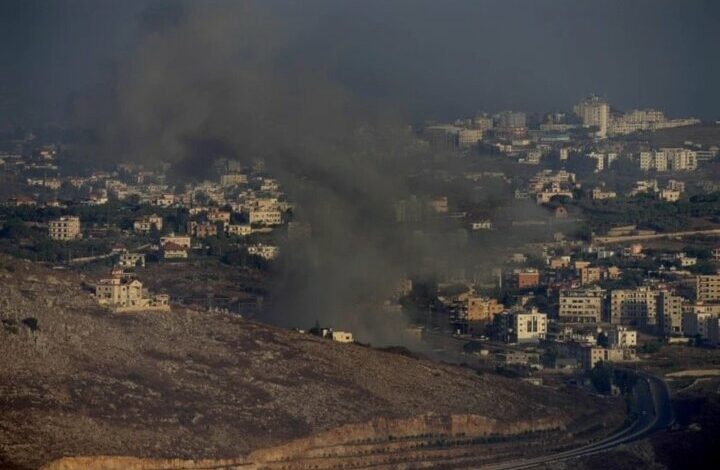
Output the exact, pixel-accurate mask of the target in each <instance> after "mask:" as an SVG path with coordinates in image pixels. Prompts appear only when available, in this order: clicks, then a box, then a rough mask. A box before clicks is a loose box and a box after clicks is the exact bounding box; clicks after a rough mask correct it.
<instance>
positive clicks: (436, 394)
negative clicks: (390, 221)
mask: <svg viewBox="0 0 720 470" xmlns="http://www.w3.org/2000/svg"><path fill="white" fill-rule="evenodd" d="M82 282H83V280H82V278H81V277H79V276H78V275H76V274H73V273H69V272H65V271H55V270H50V269H47V268H44V267H41V266H39V265H35V264H33V263H30V262H27V261H22V260H17V259H14V258H8V257H0V319H2V325H1V326H0V468H38V467H39V466H41V465H43V464H46V463H48V462H50V461H52V460H54V459H57V458H59V457H62V456H96V455H114V456H120V455H125V456H134V457H143V458H149V457H152V458H185V459H190V458H212V459H217V458H236V457H240V456H243V455H247V453H248V452H251V451H258V450H259V449H268V448H270V447H272V446H278V445H280V444H286V443H290V446H291V447H292V446H294V447H292V448H293V449H294V450H293V451H292V452H295V453H297V451H298V450H297V449H300V448H302V449H304V450H302V452H305V451H307V449H309V447H308V445H309V444H308V442H310V441H307V440H306V441H294V440H297V439H300V438H308V437H311V436H318V433H323V432H324V433H325V434H320V435H319V436H320V438H321V441H322V442H331V443H347V442H350V441H352V442H359V441H358V439H361V440H362V441H363V442H368V441H372V440H373V439H375V438H377V436H376V434H378V433H379V434H383V433H384V434H383V435H384V436H385V438H387V439H390V440H392V439H393V435H396V436H399V435H406V436H410V435H419V434H422V435H424V436H429V435H431V434H435V433H436V432H437V433H440V434H444V433H450V434H453V435H462V436H473V435H491V434H492V435H505V436H511V435H514V434H517V433H520V432H528V431H537V432H539V433H540V435H542V433H549V432H559V433H560V434H559V436H561V438H560V437H559V438H557V439H555V438H554V439H553V442H555V441H556V440H557V443H558V445H563V443H564V444H567V443H568V442H569V441H567V439H570V437H568V436H569V432H570V431H572V432H575V433H576V434H575V436H574V437H577V436H578V435H580V434H582V433H585V434H583V435H584V436H585V437H587V438H590V437H592V435H593V433H606V432H609V431H610V430H611V429H612V428H614V427H615V426H617V425H618V424H619V423H620V421H621V420H622V413H610V414H608V415H606V416H605V417H603V418H602V420H604V423H603V424H601V425H599V424H598V422H600V421H601V420H598V419H596V418H597V417H598V416H600V415H601V412H602V410H603V408H607V407H608V404H607V402H600V401H595V399H593V398H591V397H585V396H582V395H578V392H575V393H574V394H573V395H572V396H571V395H570V394H569V393H565V392H558V391H553V390H550V389H546V388H543V387H535V386H532V385H528V384H525V383H522V382H519V381H515V380H511V379H505V378H502V377H499V376H495V375H483V376H478V375H477V374H476V373H475V372H473V371H472V370H469V369H466V368H459V367H454V366H450V365H442V364H437V363H434V362H430V361H425V360H419V359H414V358H410V357H405V356H401V355H397V354H391V353H387V352H381V351H377V350H373V349H369V348H366V347H363V346H359V345H344V344H335V343H332V342H329V341H326V340H321V339H318V338H315V337H311V336H307V335H302V334H299V333H295V332H291V331H286V330H282V329H278V328H273V327H270V326H266V325H263V324H259V323H254V322H249V321H245V320H242V319H240V318H238V317H235V316H229V315H223V314H215V313H208V312H199V311H193V310H187V309H175V308H174V309H173V311H172V312H171V313H144V314H132V315H128V314H112V313H110V312H109V311H106V310H104V309H102V308H100V307H99V306H97V305H96V304H95V302H94V301H93V299H92V297H91V296H90V294H89V293H88V292H87V291H85V290H83V289H82V288H81V285H82ZM601 407H602V408H601ZM616 411H617V410H616ZM428 413H432V415H428ZM428 416H429V417H428ZM402 419H405V421H402ZM378 420H380V421H378ZM418 420H419V421H418ZM367 423H370V425H368V424H367ZM378 423H380V424H378ZM350 424H354V425H356V427H355V428H353V427H350V428H348V427H347V426H346V425H350ZM341 426H345V427H343V428H339V427H341ZM357 426H359V427H357ZM363 426H364V427H363ZM337 429H340V430H341V432H335V431H334V430H337ZM334 432H335V434H333V433H334ZM388 433H389V434H388ZM298 442H299V444H298ZM312 442H313V443H314V444H313V446H315V447H317V445H316V444H317V442H319V441H318V440H317V439H316V440H315V441H312ZM474 442H475V441H474ZM538 442H540V441H538ZM293 443H295V444H293ZM475 444H483V442H480V441H477V442H475ZM538 445H539V444H538ZM418 446H420V445H419V444H418ZM310 447H312V446H310ZM276 449H278V448H276ZM279 449H281V452H280V454H282V455H287V454H283V452H285V451H286V450H287V449H288V448H287V447H285V448H279ZM283 449H284V450H283ZM507 449H508V448H505V451H507ZM266 452H270V454H272V455H280V454H277V452H275V451H274V450H270V451H266ZM352 452H356V450H353V451H352ZM270 454H257V453H256V454H255V456H256V457H257V456H258V455H260V456H261V457H262V458H263V459H266V458H269V457H267V455H270ZM258 458H260V457H258ZM283 458H285V457H283ZM303 458H305V457H303ZM423 458H425V457H423ZM122 467H123V466H122V465H121V466H120V468H122ZM63 468H85V467H84V465H80V466H77V467H72V466H71V467H63ZM138 468H139V467H138ZM143 468H146V467H143ZM147 468H150V467H147ZM268 468H270V467H268ZM299 468H300V467H299ZM302 468H304V467H302ZM328 468H330V467H328ZM333 468H334V467H333Z"/></svg>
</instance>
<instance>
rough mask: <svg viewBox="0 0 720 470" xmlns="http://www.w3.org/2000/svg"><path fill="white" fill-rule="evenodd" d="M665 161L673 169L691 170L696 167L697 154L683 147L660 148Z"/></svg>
mask: <svg viewBox="0 0 720 470" xmlns="http://www.w3.org/2000/svg"><path fill="white" fill-rule="evenodd" d="M660 151H661V152H662V153H664V154H665V157H666V158H667V162H668V164H669V166H670V168H671V169H672V170H673V171H693V170H696V169H697V154H696V153H695V151H693V150H688V149H684V148H662V149H660Z"/></svg>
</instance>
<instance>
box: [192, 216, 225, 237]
mask: <svg viewBox="0 0 720 470" xmlns="http://www.w3.org/2000/svg"><path fill="white" fill-rule="evenodd" d="M187 230H188V233H190V235H191V236H193V237H195V238H207V237H216V236H217V233H218V226H217V224H215V223H212V222H196V221H194V220H191V221H190V222H188V227H187Z"/></svg>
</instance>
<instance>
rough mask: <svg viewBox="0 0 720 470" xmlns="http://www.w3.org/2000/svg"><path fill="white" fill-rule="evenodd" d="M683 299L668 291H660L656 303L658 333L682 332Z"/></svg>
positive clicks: (672, 334)
mask: <svg viewBox="0 0 720 470" xmlns="http://www.w3.org/2000/svg"><path fill="white" fill-rule="evenodd" d="M684 302H685V299H684V298H683V297H680V296H679V295H675V294H674V293H673V292H670V291H666V290H663V291H660V292H659V295H658V304H657V319H658V333H659V334H661V335H664V336H679V335H682V334H683V303H684Z"/></svg>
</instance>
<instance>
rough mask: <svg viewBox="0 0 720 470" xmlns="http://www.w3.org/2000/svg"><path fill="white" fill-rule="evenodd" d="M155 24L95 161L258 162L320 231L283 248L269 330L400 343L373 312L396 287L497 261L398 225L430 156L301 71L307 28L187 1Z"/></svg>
mask: <svg viewBox="0 0 720 470" xmlns="http://www.w3.org/2000/svg"><path fill="white" fill-rule="evenodd" d="M158 17H159V18H163V19H164V20H163V21H162V22H160V23H159V24H158V23H157V18H158ZM168 17H169V18H171V19H170V20H167V18H168ZM151 19H152V20H153V22H151V23H149V25H148V26H147V27H146V28H144V32H143V34H142V38H141V40H140V41H139V42H138V46H137V48H136V49H135V51H134V52H133V54H132V55H131V56H130V57H129V58H127V59H126V60H123V61H122V62H120V64H119V66H118V72H117V76H116V81H115V86H114V93H113V99H112V101H111V103H113V104H112V105H111V106H109V107H108V108H107V109H106V112H105V113H104V118H103V119H97V118H93V125H94V126H95V128H96V135H97V144H98V145H97V147H95V149H96V153H97V155H99V156H102V155H109V156H112V158H114V159H120V160H136V161H144V162H149V161H160V160H164V161H172V162H174V163H175V166H176V167H177V168H179V169H181V171H182V172H183V173H184V175H185V176H186V177H187V176H191V177H194V178H202V177H204V176H205V175H206V174H207V170H208V169H209V168H210V167H211V166H212V165H211V163H212V160H213V159H215V158H219V157H226V158H233V159H237V160H240V161H242V162H244V163H246V164H248V165H249V164H250V163H251V162H252V161H254V160H255V159H258V158H261V159H263V160H264V161H265V164H266V166H267V168H268V170H269V171H270V173H272V174H273V175H276V176H277V177H278V178H279V179H280V181H281V183H282V184H283V186H284V188H285V189H286V191H287V192H288V194H289V197H290V199H291V200H292V201H293V202H294V203H296V205H297V208H298V210H297V213H296V216H297V218H299V219H300V220H302V221H306V222H308V223H309V224H310V226H311V227H312V237H311V238H310V239H307V240H303V241H301V242H293V243H291V244H289V245H288V246H286V247H284V249H283V253H284V256H283V260H282V262H281V268H280V269H279V273H277V279H276V283H275V284H276V285H275V287H274V290H273V295H272V301H271V305H272V307H271V308H270V309H269V312H267V316H268V319H269V320H271V321H273V322H276V323H279V324H282V325H284V326H299V327H307V326H310V325H312V323H314V322H315V321H316V320H317V321H319V322H320V323H321V324H324V325H330V326H334V327H336V328H341V329H350V330H352V331H354V332H355V333H356V335H357V336H358V337H359V338H360V339H361V340H364V341H371V342H373V343H374V344H378V343H397V342H398V341H402V338H401V336H400V334H399V332H400V331H401V330H402V328H403V325H404V320H403V319H402V318H401V317H400V316H398V315H397V314H389V313H387V312H383V311H382V309H379V308H378V305H380V304H381V303H382V301H383V300H384V299H386V298H388V297H389V296H390V295H391V293H392V292H393V290H394V288H395V286H396V284H397V282H398V281H399V280H401V279H403V278H405V277H408V276H414V275H416V274H418V273H421V272H422V273H425V274H428V273H429V274H430V275H433V273H434V272H435V271H436V270H438V269H439V267H441V268H442V269H446V268H447V266H449V265H453V264H455V263H461V262H462V264H467V261H468V257H471V258H473V263H474V264H475V265H482V266H489V265H490V261H492V258H493V252H492V250H489V249H488V247H483V250H480V251H479V252H478V251H475V252H471V251H470V250H469V249H467V247H466V245H465V244H463V243H462V241H461V240H460V241H458V231H457V230H449V231H448V230H445V229H443V228H442V227H441V226H440V224H434V223H426V224H425V226H424V227H423V233H422V234H418V233H417V231H414V232H409V231H408V228H407V226H405V225H402V224H398V223H397V222H396V217H395V215H396V214H395V212H394V211H393V205H394V203H396V202H397V201H401V200H408V199H411V198H412V196H413V188H411V187H410V186H409V185H408V181H407V179H406V177H407V175H409V174H412V173H417V172H418V169H419V168H421V167H422V165H423V162H425V161H427V159H428V157H429V152H428V149H427V148H426V147H424V146H423V145H421V144H419V143H418V142H417V141H416V139H415V138H414V137H413V135H412V133H411V132H410V131H409V130H408V127H407V126H406V125H405V124H404V119H403V116H402V115H401V113H399V112H398V111H397V110H396V109H395V108H394V107H391V106H388V105H385V104H383V103H378V102H368V101H367V100H360V99H359V98H357V97H355V96H354V95H353V94H352V93H351V92H350V91H348V90H347V89H345V88H343V87H342V86H341V85H339V84H338V83H336V82H334V81H332V80H331V79H329V78H328V77H327V76H326V75H325V74H324V73H323V71H322V70H318V69H317V68H315V69H308V68H306V66H305V64H304V62H303V61H302V57H297V56H296V55H295V54H293V49H292V47H291V46H292V44H293V43H294V42H295V41H297V40H298V38H299V37H301V36H302V35H303V34H304V31H303V27H302V25H298V24H297V23H294V24H292V25H290V24H287V23H284V22H283V19H282V17H281V16H279V15H274V14H271V13H270V11H269V10H268V9H265V8H263V7H262V6H261V5H260V4H255V3H249V2H211V3H205V2H192V3H188V4H185V5H184V7H183V8H182V9H180V10H177V9H173V10H172V14H171V15H163V14H159V15H153V16H152V17H151ZM460 238H461V237H460Z"/></svg>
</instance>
